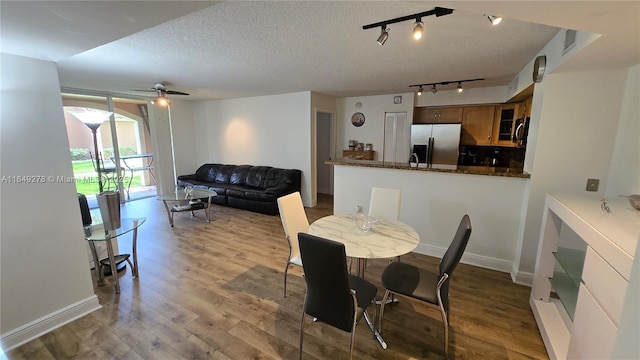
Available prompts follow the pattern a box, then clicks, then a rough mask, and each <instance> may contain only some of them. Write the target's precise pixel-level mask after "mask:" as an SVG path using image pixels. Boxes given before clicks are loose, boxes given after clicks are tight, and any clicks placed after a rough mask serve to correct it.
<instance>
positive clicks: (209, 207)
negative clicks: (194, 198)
mask: <svg viewBox="0 0 640 360" xmlns="http://www.w3.org/2000/svg"><path fill="white" fill-rule="evenodd" d="M210 211H211V196H209V198H208V203H207V208H206V209H204V216H205V218H206V219H207V222H210V221H209V212H210Z"/></svg>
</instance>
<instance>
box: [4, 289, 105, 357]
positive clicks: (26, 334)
mask: <svg viewBox="0 0 640 360" xmlns="http://www.w3.org/2000/svg"><path fill="white" fill-rule="evenodd" d="M101 307H102V306H101V305H100V303H99V302H98V297H97V296H95V295H93V296H91V297H88V298H86V299H84V300H82V301H78V302H77V303H75V304H71V305H69V306H67V307H66V308H62V309H60V310H58V311H56V312H53V313H51V314H49V315H46V316H43V317H41V318H40V319H37V320H34V321H32V322H30V323H28V324H26V325H23V326H21V327H19V328H17V329H14V330H11V331H9V332H7V333H5V334H2V336H1V337H0V343H1V344H2V349H4V351H5V352H6V351H9V350H11V349H13V348H16V347H18V346H20V345H22V344H25V343H27V342H29V341H31V340H33V339H35V338H38V337H40V336H42V335H44V334H46V333H48V332H50V331H53V330H55V329H57V328H59V327H61V326H63V325H65V324H68V323H70V322H72V321H73V320H76V319H79V318H81V317H83V316H85V315H87V314H89V313H92V312H94V311H96V310H98V309H100V308H101Z"/></svg>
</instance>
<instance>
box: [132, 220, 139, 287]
mask: <svg viewBox="0 0 640 360" xmlns="http://www.w3.org/2000/svg"><path fill="white" fill-rule="evenodd" d="M133 226H134V229H133V239H132V240H131V243H132V244H133V246H132V248H133V250H132V251H133V254H132V256H133V266H132V267H133V269H131V275H132V276H133V277H138V220H136V221H134V222H133Z"/></svg>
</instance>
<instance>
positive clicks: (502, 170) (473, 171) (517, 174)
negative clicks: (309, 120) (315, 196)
mask: <svg viewBox="0 0 640 360" xmlns="http://www.w3.org/2000/svg"><path fill="white" fill-rule="evenodd" d="M324 163H325V164H327V165H346V166H357V167H371V168H383V169H399V170H410V171H431V172H444V173H454V174H469V175H489V176H504V177H514V178H523V179H529V178H531V174H528V173H526V172H522V171H521V170H514V169H510V168H507V167H487V166H458V169H456V170H452V169H433V168H423V167H419V168H416V167H410V166H409V164H408V163H384V162H382V161H372V160H354V159H348V158H343V159H335V160H328V161H325V162H324Z"/></svg>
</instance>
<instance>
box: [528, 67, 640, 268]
mask: <svg viewBox="0 0 640 360" xmlns="http://www.w3.org/2000/svg"><path fill="white" fill-rule="evenodd" d="M626 81H627V70H625V69H620V70H603V71H591V72H577V73H565V74H549V75H548V76H546V77H545V80H544V81H543V82H542V83H540V84H537V85H536V88H535V93H536V94H537V95H536V96H539V97H541V100H542V101H541V102H540V114H539V119H538V120H539V124H538V129H537V139H534V140H535V141H534V142H535V148H531V147H528V148H527V157H528V158H529V157H532V160H529V161H532V163H531V165H532V169H531V174H532V176H531V183H530V189H529V194H528V199H527V200H525V204H526V206H527V209H526V223H525V227H524V233H523V241H522V251H521V254H520V264H519V270H518V271H519V273H520V274H533V271H534V267H535V261H536V256H537V250H538V241H539V236H540V226H541V223H542V212H543V208H544V197H545V194H546V193H548V192H563V193H573V194H580V195H584V196H590V197H595V198H600V197H603V195H604V191H605V188H606V187H607V181H608V180H607V179H608V174H609V168H610V161H611V159H612V156H613V148H614V144H615V140H616V133H617V128H618V123H619V122H620V115H621V108H622V101H623V98H624V97H625V88H626ZM535 100H536V99H535V98H534V101H535ZM535 108H536V107H535V106H534V110H535ZM636 116H637V115H636ZM533 118H534V120H535V116H534V117H533ZM636 119H637V118H636ZM636 121H637V120H636ZM531 135H532V134H530V136H531ZM531 139H532V138H530V140H531ZM636 141H637V140H636ZM587 178H595V179H600V188H599V190H598V191H597V192H587V191H585V188H586V183H587Z"/></svg>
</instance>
